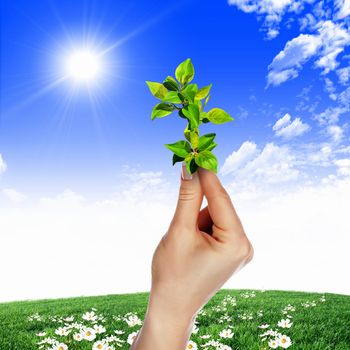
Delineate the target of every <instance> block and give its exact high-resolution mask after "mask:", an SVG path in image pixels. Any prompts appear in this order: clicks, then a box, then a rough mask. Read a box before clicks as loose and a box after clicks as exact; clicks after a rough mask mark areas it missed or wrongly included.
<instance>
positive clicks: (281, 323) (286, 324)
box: [277, 318, 293, 328]
mask: <svg viewBox="0 0 350 350" xmlns="http://www.w3.org/2000/svg"><path fill="white" fill-rule="evenodd" d="M292 324H293V322H290V320H289V318H287V319H285V320H283V319H282V320H281V321H278V323H277V326H278V327H281V328H290V327H292Z"/></svg>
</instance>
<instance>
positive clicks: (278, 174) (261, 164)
mask: <svg viewBox="0 0 350 350" xmlns="http://www.w3.org/2000/svg"><path fill="white" fill-rule="evenodd" d="M294 161H295V156H294V155H293V154H292V153H291V152H290V150H289V148H288V147H287V146H277V145H275V144H274V143H267V144H266V145H265V146H264V148H263V149H262V150H257V146H256V144H255V143H252V142H244V143H243V144H242V145H241V147H240V148H239V150H238V151H235V152H233V153H232V154H231V155H230V156H228V157H227V158H226V160H225V162H224V165H223V166H222V167H221V169H220V170H219V172H220V173H221V174H223V175H226V174H229V173H231V174H232V176H233V177H234V179H235V180H234V181H233V182H232V184H230V185H231V186H233V187H235V188H236V186H238V187H241V188H242V187H245V188H251V187H252V186H260V185H262V186H266V185H274V184H277V183H280V184H281V183H285V182H289V181H294V180H296V179H297V178H298V176H299V171H298V170H297V169H296V168H295V166H294V165H295V164H294Z"/></svg>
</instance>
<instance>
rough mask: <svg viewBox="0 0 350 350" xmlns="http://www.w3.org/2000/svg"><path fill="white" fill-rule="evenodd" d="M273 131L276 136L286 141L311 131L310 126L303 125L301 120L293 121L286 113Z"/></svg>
mask: <svg viewBox="0 0 350 350" xmlns="http://www.w3.org/2000/svg"><path fill="white" fill-rule="evenodd" d="M272 130H274V131H275V135H276V136H280V137H283V138H286V139H291V138H293V137H296V136H300V135H303V134H304V133H305V132H307V131H308V130H310V126H309V125H308V124H306V123H303V122H302V121H301V119H300V118H295V119H294V120H293V121H291V116H290V114H289V113H286V114H285V115H284V116H283V117H282V118H280V119H278V120H277V121H276V123H275V124H274V126H273V127H272Z"/></svg>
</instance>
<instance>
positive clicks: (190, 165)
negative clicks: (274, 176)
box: [186, 157, 198, 175]
mask: <svg viewBox="0 0 350 350" xmlns="http://www.w3.org/2000/svg"><path fill="white" fill-rule="evenodd" d="M186 169H187V171H188V172H189V173H190V174H191V175H192V174H193V173H194V172H195V171H196V170H197V169H198V165H197V164H196V161H195V158H193V157H192V158H190V159H189V160H187V161H186Z"/></svg>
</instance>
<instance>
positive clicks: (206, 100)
mask: <svg viewBox="0 0 350 350" xmlns="http://www.w3.org/2000/svg"><path fill="white" fill-rule="evenodd" d="M209 98H210V95H208V96H207V98H206V99H205V101H204V106H203V108H204V107H205V106H206V105H207V103H208V101H209Z"/></svg>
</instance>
